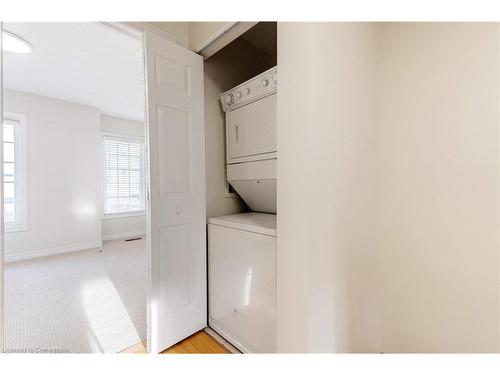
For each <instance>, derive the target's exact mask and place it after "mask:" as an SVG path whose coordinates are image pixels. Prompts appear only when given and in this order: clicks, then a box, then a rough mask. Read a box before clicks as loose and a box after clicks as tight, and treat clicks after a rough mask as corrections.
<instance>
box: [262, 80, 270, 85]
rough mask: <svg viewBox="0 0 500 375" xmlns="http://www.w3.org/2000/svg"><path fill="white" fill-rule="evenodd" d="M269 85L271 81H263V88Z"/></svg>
mask: <svg viewBox="0 0 500 375" xmlns="http://www.w3.org/2000/svg"><path fill="white" fill-rule="evenodd" d="M267 85H269V81H268V80H267V79H263V80H262V86H264V87H266V86H267Z"/></svg>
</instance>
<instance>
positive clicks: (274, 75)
mask: <svg viewBox="0 0 500 375" xmlns="http://www.w3.org/2000/svg"><path fill="white" fill-rule="evenodd" d="M277 87H278V69H277V67H274V68H272V69H269V70H267V71H265V72H264V73H262V74H260V75H258V76H257V77H254V78H252V79H250V80H248V81H246V82H244V83H242V84H241V85H239V86H236V87H235V88H233V89H231V90H229V91H226V92H225V93H223V94H221V100H222V104H223V108H224V111H225V112H226V152H227V159H226V163H227V180H228V181H229V183H230V184H231V185H232V186H233V188H234V189H235V190H236V191H237V192H238V194H239V195H240V196H241V198H243V200H244V201H245V203H246V204H247V205H248V206H249V207H250V209H251V210H252V211H258V212H270V213H276V157H277V152H276V91H277Z"/></svg>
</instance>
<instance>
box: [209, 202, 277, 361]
mask: <svg viewBox="0 0 500 375" xmlns="http://www.w3.org/2000/svg"><path fill="white" fill-rule="evenodd" d="M208 261H209V264H208V275H209V280H208V290H209V324H210V327H211V328H212V329H214V330H215V331H216V332H218V333H219V334H220V335H221V336H222V337H224V338H225V339H226V340H228V341H229V342H230V343H231V344H233V345H234V346H235V347H236V348H238V349H239V350H240V351H242V352H244V353H275V352H276V276H275V275H276V272H275V270H276V215H274V214H266V213H257V212H249V213H243V214H237V215H228V216H219V217H214V218H210V219H209V220H208Z"/></svg>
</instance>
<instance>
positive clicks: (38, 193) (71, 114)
mask: <svg viewBox="0 0 500 375" xmlns="http://www.w3.org/2000/svg"><path fill="white" fill-rule="evenodd" d="M4 110H5V111H11V112H19V113H24V114H26V115H27V116H28V120H27V142H28V147H27V149H28V163H27V164H28V230H27V231H25V232H13V233H6V234H5V245H4V247H5V255H6V260H15V259H19V258H23V257H28V256H32V255H37V254H39V253H45V252H47V251H49V252H50V251H61V250H64V249H68V248H70V249H75V250H76V249H80V248H89V247H97V246H100V244H101V212H102V209H101V204H100V203H101V172H100V171H101V149H100V144H99V143H98V142H96V139H99V137H100V134H101V125H100V118H99V111H98V109H97V108H93V107H87V106H83V105H79V104H74V103H69V102H64V101H61V100H55V99H49V98H45V97H41V96H36V95H31V94H25V93H21V92H17V91H12V90H4ZM68 176H71V178H66V177H68ZM61 177H64V179H62V178H61Z"/></svg>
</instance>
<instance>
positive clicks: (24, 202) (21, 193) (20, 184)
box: [2, 111, 28, 233]
mask: <svg viewBox="0 0 500 375" xmlns="http://www.w3.org/2000/svg"><path fill="white" fill-rule="evenodd" d="M5 120H10V121H15V122H17V123H18V124H19V126H15V127H14V171H15V172H14V173H15V180H14V189H15V197H16V202H15V207H16V221H15V222H14V223H6V222H5V219H4V217H2V220H3V222H4V232H5V233H9V232H25V231H27V230H28V151H27V150H28V148H27V146H28V145H27V142H28V138H27V123H28V116H27V115H26V114H24V113H17V112H8V111H5V112H4V113H3V121H2V132H3V123H4V122H5ZM2 150H3V137H2ZM3 163H4V162H3V156H2V174H3ZM3 188H4V186H2V198H3ZM2 204H4V202H3V199H2ZM2 212H3V206H2Z"/></svg>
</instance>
